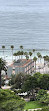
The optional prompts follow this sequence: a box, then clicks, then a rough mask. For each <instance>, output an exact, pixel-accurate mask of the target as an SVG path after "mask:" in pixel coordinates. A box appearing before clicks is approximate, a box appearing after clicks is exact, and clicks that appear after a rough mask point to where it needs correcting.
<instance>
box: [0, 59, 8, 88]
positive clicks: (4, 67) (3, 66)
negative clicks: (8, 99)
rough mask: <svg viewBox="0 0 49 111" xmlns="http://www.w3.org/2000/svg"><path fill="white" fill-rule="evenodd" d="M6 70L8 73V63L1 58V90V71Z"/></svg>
mask: <svg viewBox="0 0 49 111" xmlns="http://www.w3.org/2000/svg"><path fill="white" fill-rule="evenodd" d="M2 70H4V71H5V72H6V73H7V67H6V63H5V61H4V60H3V59H1V58H0V88H1V71H2Z"/></svg>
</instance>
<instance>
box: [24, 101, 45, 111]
mask: <svg viewBox="0 0 49 111" xmlns="http://www.w3.org/2000/svg"><path fill="white" fill-rule="evenodd" d="M44 106H46V104H42V103H39V101H30V102H27V103H26V105H25V107H24V109H26V110H28V109H36V108H43V107H44ZM38 111H39V110H38Z"/></svg>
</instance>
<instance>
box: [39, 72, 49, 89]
mask: <svg viewBox="0 0 49 111" xmlns="http://www.w3.org/2000/svg"><path fill="white" fill-rule="evenodd" d="M39 87H40V88H42V89H45V90H49V74H43V75H42V76H41V78H40V81H39Z"/></svg>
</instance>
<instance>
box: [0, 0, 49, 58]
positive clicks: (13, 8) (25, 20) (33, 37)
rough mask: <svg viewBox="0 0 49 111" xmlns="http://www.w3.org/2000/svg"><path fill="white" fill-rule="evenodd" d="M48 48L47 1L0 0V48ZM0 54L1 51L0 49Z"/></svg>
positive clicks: (48, 3)
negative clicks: (3, 46) (21, 46)
mask: <svg viewBox="0 0 49 111" xmlns="http://www.w3.org/2000/svg"><path fill="white" fill-rule="evenodd" d="M2 45H5V48H6V49H8V50H7V51H8V53H7V54H6V55H9V54H10V51H9V50H10V46H11V45H14V48H15V50H18V49H19V46H20V45H23V46H24V49H47V50H49V1H48V0H0V49H2ZM0 55H1V56H2V53H1V51H0Z"/></svg>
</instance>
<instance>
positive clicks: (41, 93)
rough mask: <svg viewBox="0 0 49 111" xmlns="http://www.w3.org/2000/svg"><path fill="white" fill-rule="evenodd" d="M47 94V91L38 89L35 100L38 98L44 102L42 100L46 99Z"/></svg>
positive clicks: (42, 101)
mask: <svg viewBox="0 0 49 111" xmlns="http://www.w3.org/2000/svg"><path fill="white" fill-rule="evenodd" d="M47 96H48V94H47V91H45V90H44V89H40V90H39V91H38V93H37V100H39V101H40V102H41V103H44V101H45V100H46V99H47Z"/></svg>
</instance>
